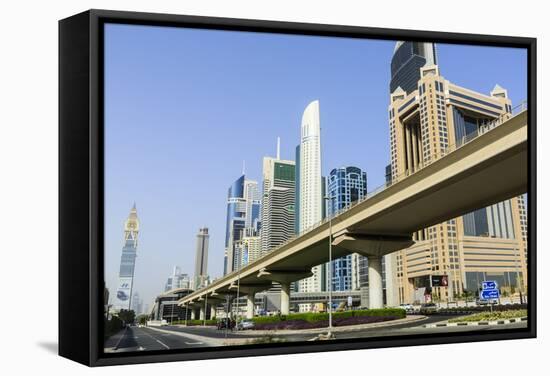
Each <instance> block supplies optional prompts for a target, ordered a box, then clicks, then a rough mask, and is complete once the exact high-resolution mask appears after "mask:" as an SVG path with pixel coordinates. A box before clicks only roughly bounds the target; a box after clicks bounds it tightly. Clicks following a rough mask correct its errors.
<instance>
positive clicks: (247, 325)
mask: <svg viewBox="0 0 550 376" xmlns="http://www.w3.org/2000/svg"><path fill="white" fill-rule="evenodd" d="M252 328H254V322H253V321H252V320H242V321H239V323H238V324H237V330H246V329H252Z"/></svg>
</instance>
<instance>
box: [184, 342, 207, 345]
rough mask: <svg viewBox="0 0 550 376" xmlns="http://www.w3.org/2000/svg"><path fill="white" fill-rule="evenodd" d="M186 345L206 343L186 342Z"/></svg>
mask: <svg viewBox="0 0 550 376" xmlns="http://www.w3.org/2000/svg"><path fill="white" fill-rule="evenodd" d="M185 344H186V345H204V343H203V342H185Z"/></svg>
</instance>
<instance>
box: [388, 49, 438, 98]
mask: <svg viewBox="0 0 550 376" xmlns="http://www.w3.org/2000/svg"><path fill="white" fill-rule="evenodd" d="M434 64H437V56H436V51H435V44H433V43H424V42H402V41H399V42H397V43H396V44H395V49H394V50H393V57H392V59H391V81H390V93H393V92H394V91H395V89H397V88H398V87H401V89H403V90H404V91H405V92H406V93H407V94H409V93H411V92H413V91H414V90H416V85H417V83H418V80H420V68H422V67H423V66H425V65H434Z"/></svg>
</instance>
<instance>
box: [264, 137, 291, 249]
mask: <svg viewBox="0 0 550 376" xmlns="http://www.w3.org/2000/svg"><path fill="white" fill-rule="evenodd" d="M262 175H263V195H262V230H261V253H262V254H266V253H267V252H269V251H271V250H272V249H274V248H276V247H277V246H279V245H280V244H282V243H284V242H285V241H286V240H288V239H289V238H290V237H291V236H292V235H293V234H294V217H295V211H294V204H295V182H296V167H295V163H294V161H288V160H282V159H280V151H279V145H277V157H276V158H272V157H264V159H263V171H262Z"/></svg>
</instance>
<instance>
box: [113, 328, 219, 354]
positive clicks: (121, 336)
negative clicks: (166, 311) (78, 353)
mask: <svg viewBox="0 0 550 376" xmlns="http://www.w3.org/2000/svg"><path fill="white" fill-rule="evenodd" d="M205 346H211V344H209V343H206V342H205V341H202V340H201V339H198V338H196V337H194V336H185V335H183V334H182V333H177V334H175V333H169V332H164V331H158V330H155V329H151V328H138V327H135V326H134V327H127V328H126V329H123V330H122V331H121V332H119V333H117V334H115V335H114V336H112V337H111V338H109V339H108V340H107V342H106V343H105V352H128V351H146V350H169V349H182V348H192V347H205Z"/></svg>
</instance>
